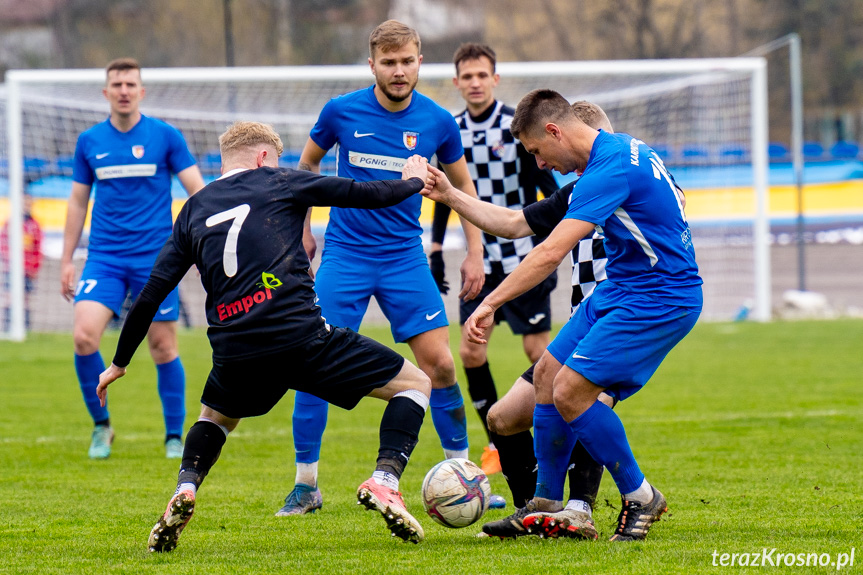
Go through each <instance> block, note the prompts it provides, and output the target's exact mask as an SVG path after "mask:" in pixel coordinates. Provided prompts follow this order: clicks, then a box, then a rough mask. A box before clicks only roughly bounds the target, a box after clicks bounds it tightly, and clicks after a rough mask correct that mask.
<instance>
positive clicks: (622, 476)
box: [537, 400, 644, 493]
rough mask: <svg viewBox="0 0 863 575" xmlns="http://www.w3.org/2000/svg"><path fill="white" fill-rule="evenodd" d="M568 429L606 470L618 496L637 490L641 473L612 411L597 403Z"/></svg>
mask: <svg viewBox="0 0 863 575" xmlns="http://www.w3.org/2000/svg"><path fill="white" fill-rule="evenodd" d="M537 407H538V406H537ZM569 427H570V429H572V431H573V432H574V433H575V435H576V436H577V437H578V440H579V441H581V443H582V445H584V447H585V449H587V452H588V453H590V455H591V456H592V457H593V458H594V459H595V460H596V461H597V462H598V463H601V464H602V465H604V466H605V468H606V469H608V472H609V473H611V476H612V477H613V478H614V482H615V483H616V484H617V488H618V489H619V490H620V492H621V493H630V492H632V491H635V490H636V489H638V487H639V486H640V485H641V483H642V482H643V481H644V474H643V473H642V472H641V469H639V467H638V463H637V462H636V461H635V457H634V456H633V455H632V449H631V448H630V447H629V441H627V439H626V431H625V430H624V429H623V423H621V421H620V418H619V417H618V416H617V414H616V413H614V410H612V409H611V408H610V407H608V406H607V405H605V404H604V403H602V402H601V401H598V400H597V401H596V402H594V404H593V405H591V406H590V408H588V410H587V411H585V412H584V413H582V414H581V415H579V416H578V417H576V418H575V419H573V420H572V421H570V422H569Z"/></svg>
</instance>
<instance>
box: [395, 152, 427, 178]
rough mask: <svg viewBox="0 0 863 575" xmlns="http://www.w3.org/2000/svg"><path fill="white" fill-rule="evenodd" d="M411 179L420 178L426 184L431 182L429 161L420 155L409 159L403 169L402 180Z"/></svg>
mask: <svg viewBox="0 0 863 575" xmlns="http://www.w3.org/2000/svg"><path fill="white" fill-rule="evenodd" d="M411 178H419V179H421V180H422V181H424V182H428V181H429V171H428V160H426V159H425V158H423V157H422V156H418V155H413V156H411V157H410V158H408V161H407V162H405V167H404V168H402V179H403V180H409V179H411Z"/></svg>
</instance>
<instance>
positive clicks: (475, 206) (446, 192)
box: [422, 166, 533, 239]
mask: <svg viewBox="0 0 863 575" xmlns="http://www.w3.org/2000/svg"><path fill="white" fill-rule="evenodd" d="M429 171H430V172H431V173H432V175H433V176H434V181H435V185H434V187H433V188H431V189H429V188H428V187H426V189H425V190H423V192H422V194H423V195H424V196H426V197H427V198H429V199H431V200H434V201H436V202H441V203H444V204H446V205H448V206H450V207H451V208H452V209H453V210H455V212H456V213H458V214H459V215H460V216H461V217H462V218H464V219H466V220H468V221H469V222H470V223H472V224H473V225H474V226H476V227H478V228H480V229H482V230H485V231H486V232H488V233H490V234H493V235H495V236H498V237H501V238H510V239H512V238H523V237H525V236H530V235H533V230H531V229H530V226H528V225H527V221H526V220H525V219H524V215H523V214H522V213H521V210H510V209H509V208H505V207H503V206H497V205H495V204H492V203H490V202H484V201H482V200H480V199H478V198H474V197H471V196H469V195H467V194H464V193H461V192H460V191H459V190H457V189H456V188H455V187H454V186H453V185H452V183H450V181H449V179H447V177H446V174H444V173H443V172H441V171H440V170H438V169H437V168H435V167H433V166H432V167H429Z"/></svg>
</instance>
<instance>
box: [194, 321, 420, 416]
mask: <svg viewBox="0 0 863 575" xmlns="http://www.w3.org/2000/svg"><path fill="white" fill-rule="evenodd" d="M404 361H405V360H404V358H403V357H402V356H401V355H399V354H398V353H396V352H394V351H393V350H391V349H390V348H388V347H386V346H385V345H383V344H380V343H378V342H376V341H374V340H372V339H370V338H368V337H365V336H363V335H360V334H358V333H356V332H354V331H351V330H349V329H345V328H340V327H331V328H330V330H329V331H325V330H322V332H321V334H320V335H319V336H318V337H316V338H315V339H313V340H311V341H309V342H308V343H305V344H303V345H301V346H298V347H295V348H289V349H283V350H279V351H276V352H273V353H270V354H267V355H262V356H257V357H252V358H247V359H239V360H231V359H228V360H222V361H220V360H217V359H214V360H213V368H212V370H211V371H210V376H209V377H208V378H207V383H206V385H205V386H204V392H203V394H202V396H201V403H203V404H204V405H206V406H208V407H211V408H212V409H215V410H216V411H218V412H219V413H221V414H222V415H225V416H227V417H233V418H237V419H239V418H243V417H254V416H257V415H264V414H265V413H267V412H269V411H270V410H271V409H272V408H273V406H275V405H276V404H277V403H278V402H279V400H281V398H282V396H284V395H285V393H287V391H288V390H289V389H295V390H298V391H305V392H306V393H310V394H312V395H314V396H316V397H319V398H321V399H323V400H324V401H327V402H329V403H332V404H333V405H337V406H338V407H341V408H344V409H353V408H354V407H355V406H356V405H357V403H359V401H360V399H362V398H363V397H365V396H367V395H368V394H369V393H370V392H371V391H372V390H373V389H377V388H379V387H383V386H384V385H386V384H387V383H389V382H390V380H392V379H393V378H394V377H395V376H396V375H398V373H399V372H400V371H401V369H402V366H403V365H404Z"/></svg>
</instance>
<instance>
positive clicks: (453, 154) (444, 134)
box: [436, 108, 464, 164]
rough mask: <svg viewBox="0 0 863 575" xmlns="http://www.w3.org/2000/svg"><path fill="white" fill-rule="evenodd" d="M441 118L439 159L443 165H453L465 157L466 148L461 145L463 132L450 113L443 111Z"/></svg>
mask: <svg viewBox="0 0 863 575" xmlns="http://www.w3.org/2000/svg"><path fill="white" fill-rule="evenodd" d="M441 110H442V111H443V112H444V114H443V115H442V116H441V119H440V120H439V121H440V126H441V143H440V146H438V149H437V154H436V155H437V158H438V161H439V162H440V163H441V164H453V163H455V162H457V161H458V160H460V159H461V157H462V156H464V147H462V145H461V132H459V129H458V124H457V123H456V121H455V118H453V117H452V116H451V115H450V114H449V113H448V112H446V111H445V110H443V108H441Z"/></svg>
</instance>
